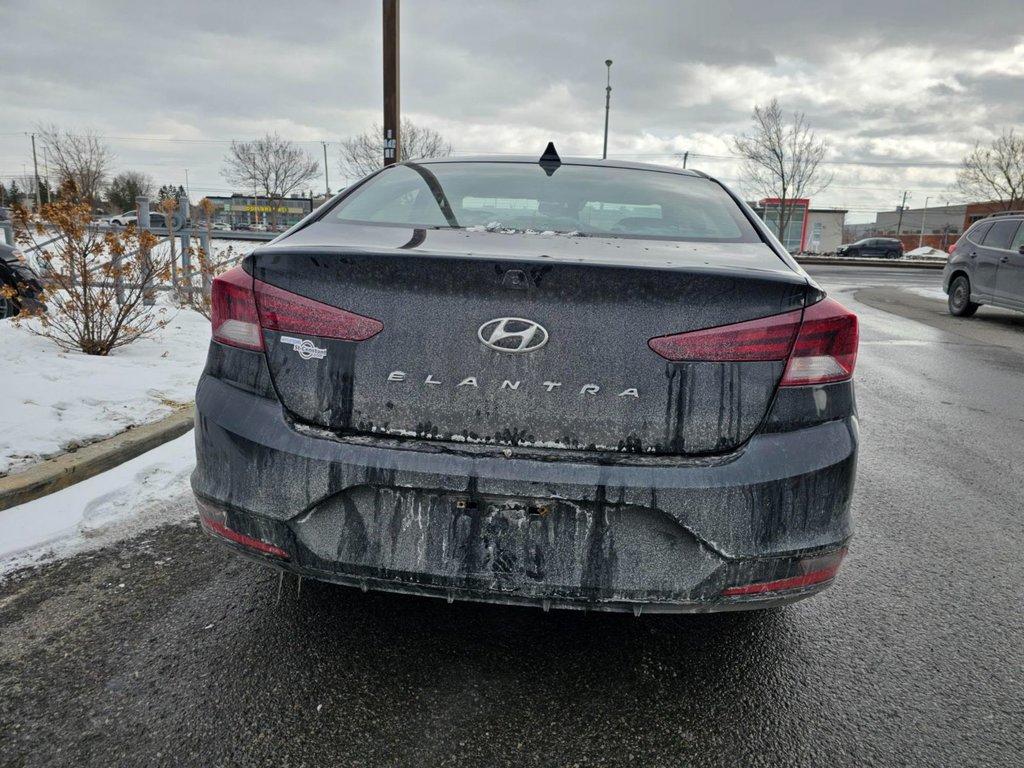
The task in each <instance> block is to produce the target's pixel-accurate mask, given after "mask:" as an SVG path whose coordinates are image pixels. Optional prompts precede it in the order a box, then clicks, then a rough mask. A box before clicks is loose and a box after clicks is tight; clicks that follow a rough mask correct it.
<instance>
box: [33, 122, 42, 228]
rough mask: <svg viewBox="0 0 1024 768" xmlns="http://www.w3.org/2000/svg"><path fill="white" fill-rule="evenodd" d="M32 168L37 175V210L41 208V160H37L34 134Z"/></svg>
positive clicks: (34, 136)
mask: <svg viewBox="0 0 1024 768" xmlns="http://www.w3.org/2000/svg"><path fill="white" fill-rule="evenodd" d="M32 168H33V169H34V172H35V175H36V183H35V188H36V210H37V211H38V210H39V205H40V203H39V161H37V160H36V135H35V134H34V133H33V134H32Z"/></svg>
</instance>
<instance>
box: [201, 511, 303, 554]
mask: <svg viewBox="0 0 1024 768" xmlns="http://www.w3.org/2000/svg"><path fill="white" fill-rule="evenodd" d="M196 504H197V506H198V507H199V522H200V523H202V526H203V527H204V528H205V529H206V530H208V531H210V532H211V533H215V534H216V535H218V536H220V537H222V538H225V539H227V540H228V541H233V542H234V543H235V544H241V545H242V546H243V547H247V548H249V549H253V550H255V551H257V552H259V553H261V554H264V555H272V556H274V557H280V558H281V559H282V560H288V559H290V556H289V554H288V553H287V552H285V551H284V550H283V549H281V548H280V547H275V546H274V545H273V544H268V543H267V542H265V541H260V540H259V539H254V538H253V537H252V536H246V535H245V534H244V533H239V532H238V531H233V530H231V529H230V528H228V526H227V514H226V513H225V512H224V511H223V510H221V509H217V507H214V506H213V505H212V504H209V503H208V502H205V501H203V500H202V499H196Z"/></svg>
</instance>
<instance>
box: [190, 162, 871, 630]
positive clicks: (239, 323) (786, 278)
mask: <svg viewBox="0 0 1024 768" xmlns="http://www.w3.org/2000/svg"><path fill="white" fill-rule="evenodd" d="M212 323H213V341H212V343H211V345H210V350H209V356H208V360H207V365H206V369H205V371H204V373H203V376H202V379H201V381H200V383H199V387H198V392H197V396H196V431H195V436H196V453H197V465H196V469H195V472H194V474H193V476H192V487H193V490H194V492H195V495H196V499H197V502H198V506H199V510H200V518H201V521H202V524H203V526H204V528H205V529H206V530H207V531H208V532H209V533H211V534H213V535H215V536H216V537H218V538H220V539H221V540H222V541H223V542H225V543H226V544H228V545H230V546H231V547H234V548H235V549H236V550H237V551H238V552H240V553H244V554H247V555H249V556H252V557H255V558H258V559H260V560H261V561H263V562H265V563H268V564H271V565H273V566H276V567H277V568H280V569H283V570H285V571H290V572H292V573H295V574H298V575H300V576H305V577H312V578H315V579H322V580H326V581H331V582H337V583H340V584H346V585H350V586H355V587H361V588H363V589H382V590H389V591H396V592H406V593H415V594H421V595H430V596H435V597H442V598H446V599H447V600H449V601H451V600H456V599H466V600H482V601H488V602H499V603H509V604H525V605H536V606H540V607H543V608H545V609H547V608H549V607H562V608H580V609H589V610H618V611H633V612H634V613H637V614H639V613H641V612H646V611H691V612H693V611H716V610H734V609H743V608H760V607H765V606H770V605H778V604H782V603H786V602H790V601H793V600H797V599H800V598H803V597H807V596H808V595H811V594H814V593H816V592H818V591H820V590H822V589H823V588H825V587H827V586H828V585H829V584H831V583H832V581H833V579H834V577H835V576H836V573H837V571H838V569H839V565H840V562H841V560H842V558H843V556H844V554H845V552H846V547H847V544H848V542H849V539H850V537H851V534H852V523H851V519H850V500H851V494H852V492H853V484H854V474H855V470H856V463H857V445H858V427H857V417H856V410H855V405H854V389H853V382H852V377H853V371H854V364H855V360H856V355H857V345H858V329H857V319H856V317H855V316H853V315H852V314H851V313H850V312H849V311H848V310H847V309H845V308H844V307H842V306H841V305H840V304H838V303H837V302H836V301H834V300H833V299H830V298H828V297H827V296H826V295H825V292H824V291H823V290H822V289H821V288H820V287H819V286H818V285H816V284H815V283H814V281H813V280H811V279H810V278H809V277H808V276H807V274H806V273H804V272H803V270H802V269H801V268H800V267H799V266H798V265H797V264H796V263H795V262H794V261H793V260H792V259H791V258H790V256H789V255H788V254H787V253H786V251H785V249H784V248H783V247H782V246H781V245H780V244H779V243H778V241H777V240H776V239H775V238H774V237H773V236H772V235H771V234H770V233H769V232H768V231H767V230H766V229H765V227H764V225H763V224H762V223H761V221H760V220H759V219H758V218H757V217H756V216H755V215H754V214H753V213H752V212H751V211H750V210H749V209H748V208H747V207H746V206H745V205H744V204H743V203H742V202H740V201H739V199H738V198H737V197H736V196H735V195H734V194H733V193H732V192H730V191H729V190H728V189H727V188H726V187H725V186H724V185H722V184H721V183H719V182H718V181H716V180H715V179H712V178H710V177H708V176H706V175H704V174H701V173H698V172H694V171H683V170H677V169H672V168H662V167H657V166H643V165H634V164H624V163H615V162H611V161H592V160H572V161H565V162H563V161H561V160H560V159H559V158H558V156H557V154H555V153H554V151H553V147H549V150H548V152H546V153H545V155H544V156H542V158H541V160H540V162H538V161H537V160H536V159H533V160H528V159H510V158H499V159H494V158H478V159H458V160H443V161H424V162H407V163H402V164H399V165H395V166H392V167H390V168H387V169H384V170H382V171H380V172H378V173H376V174H374V175H372V176H370V177H368V178H367V179H365V180H363V181H362V182H361V183H359V184H357V185H355V186H354V187H351V188H350V189H348V190H346V191H345V192H344V193H343V194H341V195H339V196H337V197H335V198H334V199H333V200H332V201H330V202H329V203H328V204H327V205H325V206H323V207H322V208H320V209H319V210H317V211H315V212H314V213H313V214H312V215H311V216H309V217H308V218H307V219H305V220H304V222H302V223H301V224H300V225H298V226H297V227H296V228H294V229H292V230H291V231H290V232H289V233H288V234H286V235H284V236H282V237H279V238H278V239H277V240H275V241H274V242H272V243H271V244H269V245H266V246H263V247H260V248H257V249H256V250H255V251H253V252H252V253H251V254H250V255H249V256H248V257H246V259H245V260H244V262H243V264H242V265H241V266H240V267H238V268H236V269H233V270H231V271H229V272H227V273H225V274H224V275H221V276H220V277H219V278H217V280H216V281H215V282H214V289H213V318H212Z"/></svg>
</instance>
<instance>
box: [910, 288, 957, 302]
mask: <svg viewBox="0 0 1024 768" xmlns="http://www.w3.org/2000/svg"><path fill="white" fill-rule="evenodd" d="M903 290H904V291H908V292H910V293H912V294H914V295H915V296H924V297H925V298H926V299H938V300H939V301H941V302H946V301H947V299H948V297H947V296H946V292H945V291H943V290H942V289H941V288H924V287H921V286H904V288H903Z"/></svg>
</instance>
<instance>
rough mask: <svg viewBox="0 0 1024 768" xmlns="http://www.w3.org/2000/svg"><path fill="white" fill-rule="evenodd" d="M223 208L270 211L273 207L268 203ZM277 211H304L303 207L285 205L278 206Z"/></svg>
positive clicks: (252, 211)
mask: <svg viewBox="0 0 1024 768" xmlns="http://www.w3.org/2000/svg"><path fill="white" fill-rule="evenodd" d="M225 210H229V211H243V212H245V213H271V212H273V211H274V207H273V206H270V205H227V206H225ZM277 212H278V213H305V212H306V211H305V209H303V208H288V207H286V206H283V205H281V206H278V208H277Z"/></svg>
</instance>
